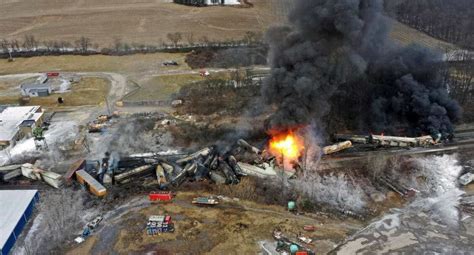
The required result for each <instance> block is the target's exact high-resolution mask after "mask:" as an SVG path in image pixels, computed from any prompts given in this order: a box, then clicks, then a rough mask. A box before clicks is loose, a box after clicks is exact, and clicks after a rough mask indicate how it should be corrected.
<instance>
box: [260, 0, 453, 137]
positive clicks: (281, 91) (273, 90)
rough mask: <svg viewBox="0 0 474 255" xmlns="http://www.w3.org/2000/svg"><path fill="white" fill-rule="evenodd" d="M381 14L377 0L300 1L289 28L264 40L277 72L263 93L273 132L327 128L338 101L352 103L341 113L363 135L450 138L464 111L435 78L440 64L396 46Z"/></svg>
mask: <svg viewBox="0 0 474 255" xmlns="http://www.w3.org/2000/svg"><path fill="white" fill-rule="evenodd" d="M382 10H383V1H379V0H311V1H308V0H296V1H295V8H294V9H293V11H292V12H291V13H290V16H289V23H290V24H289V26H286V27H276V28H272V29H270V31H269V32H268V33H267V40H268V42H269V44H270V55H269V58H270V64H271V67H272V73H271V76H270V77H269V78H268V79H267V80H266V81H265V83H264V86H263V88H262V94H263V96H264V98H265V101H266V103H268V104H271V105H273V106H275V107H276V112H275V114H274V115H273V116H271V117H270V119H269V122H268V124H269V128H276V129H291V128H294V127H297V126H301V125H307V124H309V123H314V122H316V123H318V124H319V125H323V124H322V118H323V117H325V116H326V115H328V114H329V113H330V112H331V109H332V108H331V106H333V105H331V103H330V102H334V100H331V97H333V96H334V95H335V94H337V95H338V96H340V95H343V96H344V97H346V99H347V100H346V99H345V98H342V99H339V100H336V101H337V102H338V103H339V104H340V105H338V107H337V108H338V109H341V108H342V109H344V108H345V110H347V111H348V112H351V111H352V112H356V113H357V116H358V117H357V119H358V122H359V124H358V127H359V128H361V129H365V130H366V131H368V130H371V131H376V132H378V131H388V132H390V131H392V130H395V127H398V126H403V127H404V128H408V129H410V130H409V131H410V132H411V133H421V132H430V133H437V132H443V133H444V132H446V133H449V132H452V129H453V128H452V122H453V121H456V120H457V119H458V118H459V115H460V108H459V106H458V104H457V103H456V102H455V101H453V100H452V99H450V98H449V95H448V92H447V89H446V86H445V85H444V84H443V83H442V82H441V80H440V79H439V77H438V75H437V68H435V67H436V65H437V63H438V62H439V60H440V58H439V57H438V56H437V55H436V54H434V53H432V52H430V51H429V50H427V49H424V48H421V47H419V46H409V47H405V48H401V47H399V46H396V45H395V43H393V42H392V41H391V39H390V38H389V36H388V33H389V25H388V24H389V21H388V20H387V18H386V17H385V16H384V15H383V14H382ZM348 84H349V85H350V86H348ZM361 91H363V92H364V93H361ZM361 94H362V95H361ZM356 95H357V96H358V98H357V100H353V98H351V97H355V96H356ZM354 103H355V105H354ZM351 104H353V105H351ZM348 119H350V118H348ZM360 123H363V124H362V125H361V124H360Z"/></svg>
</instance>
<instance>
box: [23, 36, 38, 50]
mask: <svg viewBox="0 0 474 255" xmlns="http://www.w3.org/2000/svg"><path fill="white" fill-rule="evenodd" d="M23 47H24V48H25V49H27V50H36V48H38V41H37V40H36V38H35V36H34V35H25V39H24V41H23Z"/></svg>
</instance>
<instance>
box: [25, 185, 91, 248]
mask: <svg viewBox="0 0 474 255" xmlns="http://www.w3.org/2000/svg"><path fill="white" fill-rule="evenodd" d="M83 202H84V200H83V197H82V193H81V192H76V191H73V190H70V189H61V190H49V191H45V192H43V193H42V194H41V198H40V202H39V204H38V207H37V208H38V211H39V214H38V217H41V220H40V221H39V226H38V229H39V231H37V232H34V233H31V235H30V234H28V235H27V236H25V239H24V240H23V243H22V247H23V252H24V253H25V254H54V253H55V252H54V251H55V250H57V249H58V248H61V247H60V246H61V245H63V244H64V243H65V241H67V240H71V238H73V237H74V236H75V234H76V233H77V232H78V231H80V230H81V228H82V227H83V223H84V222H83V221H82V219H81V217H80V216H81V215H82V214H83V212H84V207H83ZM35 224H36V222H35Z"/></svg>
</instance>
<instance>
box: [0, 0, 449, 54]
mask: <svg viewBox="0 0 474 255" xmlns="http://www.w3.org/2000/svg"><path fill="white" fill-rule="evenodd" d="M251 2H252V3H254V7H253V8H242V7H230V6H226V7H220V6H217V7H204V8H199V7H189V6H184V5H178V4H174V3H171V0H61V1H57V0H3V1H0V39H23V38H24V36H25V35H34V36H35V37H36V38H37V39H39V40H40V41H44V40H66V41H69V42H72V43H73V42H74V41H75V40H77V39H78V38H79V37H81V36H86V37H89V38H91V39H92V42H93V43H94V44H95V43H97V44H98V46H99V47H109V46H111V45H112V44H113V42H114V41H115V39H117V38H118V39H121V40H122V41H123V42H127V43H146V44H155V45H157V44H159V43H160V42H168V43H169V40H168V39H167V37H166V35H167V34H168V33H170V32H182V33H183V34H189V33H192V34H193V35H194V40H195V41H200V39H201V38H202V37H203V36H206V37H208V38H209V39H210V40H228V39H240V38H242V37H243V35H244V34H245V33H246V32H247V31H254V32H262V31H265V30H266V29H267V28H268V27H269V26H270V25H271V24H274V23H276V22H283V21H284V19H285V18H284V16H285V15H286V13H287V12H288V11H289V9H291V2H286V3H285V0H283V1H282V0H251ZM183 37H184V38H183V39H182V41H183V42H186V36H183ZM392 37H393V38H394V39H396V40H398V41H400V42H402V43H403V44H407V43H412V42H418V43H421V44H424V45H426V46H429V47H434V48H437V47H439V45H443V46H442V47H444V46H446V45H447V44H446V43H444V42H442V41H439V40H436V39H434V38H431V37H429V36H428V35H426V34H424V33H420V32H418V31H416V30H414V29H410V28H408V27H406V26H404V25H402V24H400V23H398V22H395V24H394V31H393V33H392Z"/></svg>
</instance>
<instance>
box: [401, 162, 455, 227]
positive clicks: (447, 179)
mask: <svg viewBox="0 0 474 255" xmlns="http://www.w3.org/2000/svg"><path fill="white" fill-rule="evenodd" d="M415 168H416V171H415V177H416V179H417V180H418V181H417V182H416V183H417V186H416V188H417V189H418V190H419V191H420V194H419V195H418V198H417V199H416V200H415V201H414V202H413V203H412V204H411V205H410V206H409V209H412V210H422V211H424V212H428V213H429V214H430V215H431V217H432V218H433V219H435V220H436V221H438V222H441V223H444V224H446V225H448V226H451V227H456V226H457V224H458V221H459V210H458V206H459V201H460V199H461V196H462V195H463V194H464V192H463V191H462V190H460V189H459V188H458V186H457V178H458V176H459V174H460V173H461V171H462V169H463V168H462V166H461V165H460V164H459V161H458V159H457V156H456V155H443V156H432V157H427V158H422V159H416V160H415Z"/></svg>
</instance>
